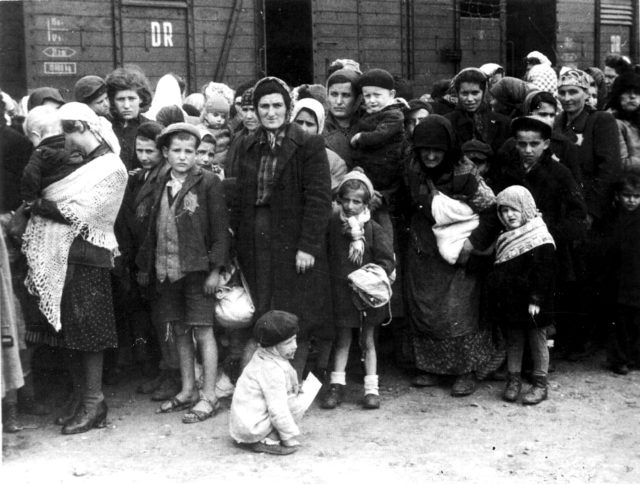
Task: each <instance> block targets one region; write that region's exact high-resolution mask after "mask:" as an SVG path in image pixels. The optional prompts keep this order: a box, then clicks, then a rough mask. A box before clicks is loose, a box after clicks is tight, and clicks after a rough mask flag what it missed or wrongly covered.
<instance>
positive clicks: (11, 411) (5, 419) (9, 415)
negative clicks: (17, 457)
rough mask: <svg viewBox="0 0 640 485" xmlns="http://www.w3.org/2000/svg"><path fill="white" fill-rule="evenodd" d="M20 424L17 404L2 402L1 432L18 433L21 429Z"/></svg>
mask: <svg viewBox="0 0 640 485" xmlns="http://www.w3.org/2000/svg"><path fill="white" fill-rule="evenodd" d="M22 429H23V428H22V426H21V425H20V422H19V421H18V404H17V403H15V402H12V403H3V406H2V432H3V433H18V432H20V431H22Z"/></svg>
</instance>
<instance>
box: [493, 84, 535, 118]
mask: <svg viewBox="0 0 640 485" xmlns="http://www.w3.org/2000/svg"><path fill="white" fill-rule="evenodd" d="M531 90H533V86H532V85H530V84H528V83H526V82H525V81H522V80H521V79H518V78H515V77H503V78H502V79H500V81H498V82H497V83H496V84H494V85H493V86H492V87H491V89H490V90H489V92H490V93H491V95H492V96H493V97H494V98H495V99H497V100H498V101H499V102H500V103H501V104H503V105H504V106H506V107H507V108H510V109H511V110H516V111H518V112H521V111H522V104H523V103H524V100H525V98H526V96H527V93H529V92H530V91H531Z"/></svg>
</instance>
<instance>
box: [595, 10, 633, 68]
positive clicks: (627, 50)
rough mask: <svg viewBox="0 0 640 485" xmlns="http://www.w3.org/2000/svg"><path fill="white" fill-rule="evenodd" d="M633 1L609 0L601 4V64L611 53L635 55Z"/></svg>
mask: <svg viewBox="0 0 640 485" xmlns="http://www.w3.org/2000/svg"><path fill="white" fill-rule="evenodd" d="M633 2H634V0H608V1H603V2H602V3H601V4H600V37H599V54H600V59H599V61H600V64H602V65H604V59H605V57H607V55H609V54H618V55H622V56H629V57H633V56H634V54H635V52H633V51H634V49H633V32H632V29H633Z"/></svg>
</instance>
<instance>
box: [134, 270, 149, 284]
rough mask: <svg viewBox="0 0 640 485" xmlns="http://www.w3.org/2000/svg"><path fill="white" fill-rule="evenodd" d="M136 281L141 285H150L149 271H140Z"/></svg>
mask: <svg viewBox="0 0 640 485" xmlns="http://www.w3.org/2000/svg"><path fill="white" fill-rule="evenodd" d="M136 281H137V282H138V284H139V285H140V286H149V273H143V272H142V271H141V272H139V273H138V274H137V275H136Z"/></svg>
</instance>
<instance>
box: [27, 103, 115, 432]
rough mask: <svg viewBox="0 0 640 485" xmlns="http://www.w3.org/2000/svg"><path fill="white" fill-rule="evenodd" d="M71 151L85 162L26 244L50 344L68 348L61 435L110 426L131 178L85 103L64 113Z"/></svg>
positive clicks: (37, 208)
mask: <svg viewBox="0 0 640 485" xmlns="http://www.w3.org/2000/svg"><path fill="white" fill-rule="evenodd" d="M59 114H60V118H61V119H62V128H63V131H64V133H65V138H66V142H67V145H68V147H69V149H73V150H77V151H79V152H80V153H81V154H82V156H83V163H82V164H78V165H76V167H77V168H76V170H74V171H73V172H71V173H69V174H66V176H64V178H61V179H60V180H57V181H55V182H53V183H52V184H51V185H49V186H47V187H46V188H45V189H44V190H43V194H42V198H41V199H38V200H37V201H36V202H35V203H34V204H33V206H32V209H31V218H30V220H29V223H28V225H27V229H26V231H25V234H24V237H23V247H22V251H23V252H24V254H25V256H26V258H27V264H28V267H29V270H28V274H27V280H26V284H27V287H28V288H29V291H30V292H31V293H32V294H34V295H36V296H37V298H38V303H39V308H40V311H41V312H42V313H43V315H44V317H46V319H47V321H48V323H49V324H50V328H49V330H50V335H49V342H50V343H52V344H56V345H58V346H60V347H62V348H63V349H66V351H67V355H68V356H69V362H70V372H71V377H72V382H73V390H74V392H73V397H72V399H71V400H70V403H69V406H68V407H67V409H65V411H64V413H63V415H61V416H60V417H59V418H58V419H57V421H56V422H57V424H60V425H62V426H63V428H62V433H63V434H75V433H83V432H85V431H89V430H90V429H92V428H99V427H104V426H105V421H106V417H107V405H106V403H105V399H104V394H103V393H102V363H103V352H104V350H105V349H108V348H113V347H116V346H117V342H118V339H117V334H116V327H115V317H114V311H113V301H112V293H111V280H110V274H109V270H110V268H111V267H112V266H113V258H114V256H116V255H117V254H118V244H117V241H116V238H115V235H114V232H113V226H114V223H115V220H116V216H117V215H118V211H119V209H120V204H121V202H122V198H123V196H124V192H125V188H126V184H127V171H126V169H125V166H124V165H123V163H122V161H121V160H120V158H119V156H118V153H119V151H120V147H119V145H118V140H117V138H116V136H115V134H114V133H113V131H112V129H111V126H110V124H109V122H108V121H107V120H106V119H104V118H102V117H99V116H98V115H96V114H95V113H94V112H93V110H91V108H89V106H87V105H86V104H82V103H76V102H73V103H67V104H66V105H64V106H63V107H62V108H61V109H60V110H59Z"/></svg>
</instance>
